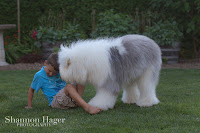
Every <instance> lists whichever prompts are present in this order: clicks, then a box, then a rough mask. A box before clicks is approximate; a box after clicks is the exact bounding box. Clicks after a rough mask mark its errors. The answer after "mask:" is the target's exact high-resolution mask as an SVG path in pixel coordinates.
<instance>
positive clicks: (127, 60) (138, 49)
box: [109, 35, 161, 84]
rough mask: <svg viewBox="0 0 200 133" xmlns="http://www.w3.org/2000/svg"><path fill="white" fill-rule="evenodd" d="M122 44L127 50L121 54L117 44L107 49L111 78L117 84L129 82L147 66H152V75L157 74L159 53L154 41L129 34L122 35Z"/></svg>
mask: <svg viewBox="0 0 200 133" xmlns="http://www.w3.org/2000/svg"><path fill="white" fill-rule="evenodd" d="M122 45H123V46H124V47H125V49H126V51H127V52H126V53H124V54H123V55H120V53H119V50H118V47H117V46H115V47H111V48H110V51H109V52H110V63H111V70H112V76H111V77H112V80H114V81H116V82H118V83H119V84H122V83H125V84H130V83H131V82H132V81H133V80H136V79H137V78H139V76H141V75H142V74H143V73H144V71H146V70H147V69H148V68H149V67H153V68H152V71H154V72H155V74H154V75H159V71H160V65H161V53H160V49H159V47H158V46H157V44H156V43H155V42H154V41H152V40H151V39H148V38H144V39H143V38H138V39H137V38H134V37H133V36H131V35H130V36H124V37H123V39H122ZM157 73H158V74H157ZM155 78H157V76H156V77H155ZM155 80H156V79H155Z"/></svg>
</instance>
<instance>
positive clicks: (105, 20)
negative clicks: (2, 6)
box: [91, 10, 138, 38]
mask: <svg viewBox="0 0 200 133" xmlns="http://www.w3.org/2000/svg"><path fill="white" fill-rule="evenodd" d="M137 26H138V24H137V23H135V24H133V19H131V18H130V17H129V16H128V15H123V14H120V13H118V14H117V13H114V11H113V10H108V11H106V12H104V13H100V14H99V19H98V22H97V25H96V29H95V31H94V32H93V33H92V34H91V36H92V37H93V38H97V37H105V36H106V37H111V36H112V37H113V36H115V37H116V36H122V35H125V34H134V33H138V29H137Z"/></svg>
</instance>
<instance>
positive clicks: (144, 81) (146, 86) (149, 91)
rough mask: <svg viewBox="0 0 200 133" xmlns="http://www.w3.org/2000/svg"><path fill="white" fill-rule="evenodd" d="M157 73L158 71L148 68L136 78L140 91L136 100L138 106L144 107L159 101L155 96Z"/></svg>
mask: <svg viewBox="0 0 200 133" xmlns="http://www.w3.org/2000/svg"><path fill="white" fill-rule="evenodd" d="M158 75H159V71H157V72H153V70H152V69H151V68H149V69H148V70H146V72H144V74H143V75H142V76H141V77H140V79H139V80H138V88H139V91H140V97H139V99H138V100H137V102H136V104H137V105H138V106H140V107H146V106H152V105H155V104H158V103H159V100H158V99H157V97H156V85H157V82H158Z"/></svg>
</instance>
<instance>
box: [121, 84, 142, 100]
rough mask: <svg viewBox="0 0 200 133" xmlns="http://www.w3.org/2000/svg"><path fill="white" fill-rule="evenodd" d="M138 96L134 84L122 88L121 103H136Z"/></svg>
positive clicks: (138, 93)
mask: <svg viewBox="0 0 200 133" xmlns="http://www.w3.org/2000/svg"><path fill="white" fill-rule="evenodd" d="M139 96H140V92H139V90H138V86H137V84H136V83H133V84H131V85H129V86H124V87H123V95H122V101H123V102H124V103H128V104H134V103H136V101H137V99H138V98H139Z"/></svg>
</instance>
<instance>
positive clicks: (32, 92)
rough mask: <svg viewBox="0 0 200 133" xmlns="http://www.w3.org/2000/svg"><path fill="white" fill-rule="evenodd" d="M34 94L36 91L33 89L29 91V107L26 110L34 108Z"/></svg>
mask: <svg viewBox="0 0 200 133" xmlns="http://www.w3.org/2000/svg"><path fill="white" fill-rule="evenodd" d="M33 94H34V89H32V88H31V87H30V88H29V91H28V106H26V107H25V108H27V109H28V108H32V99H33Z"/></svg>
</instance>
